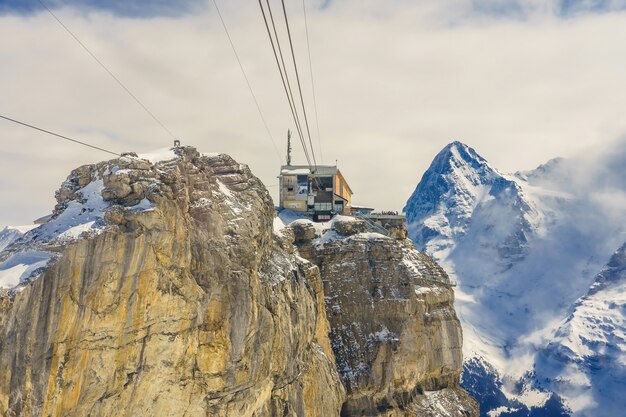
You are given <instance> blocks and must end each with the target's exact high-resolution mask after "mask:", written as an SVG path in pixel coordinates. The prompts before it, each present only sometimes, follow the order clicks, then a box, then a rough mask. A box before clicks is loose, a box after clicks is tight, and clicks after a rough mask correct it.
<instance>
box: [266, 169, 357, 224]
mask: <svg viewBox="0 0 626 417" xmlns="http://www.w3.org/2000/svg"><path fill="white" fill-rule="evenodd" d="M278 179H279V185H278V186H279V193H280V196H279V199H280V208H281V209H288V210H293V211H296V212H301V213H309V214H311V215H312V216H313V220H314V221H327V220H330V219H331V218H332V217H333V216H334V215H335V214H349V213H350V208H351V204H352V194H353V193H352V189H350V186H349V185H348V183H347V182H346V179H345V178H344V177H343V175H342V174H341V171H339V169H337V166H336V165H334V166H333V165H318V166H317V167H314V168H311V167H309V166H308V165H283V166H281V168H280V175H279V176H278Z"/></svg>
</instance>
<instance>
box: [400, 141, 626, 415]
mask: <svg viewBox="0 0 626 417" xmlns="http://www.w3.org/2000/svg"><path fill="white" fill-rule="evenodd" d="M625 166H626V144H624V146H614V147H612V148H611V149H610V150H604V151H602V152H600V151H598V152H596V153H593V152H588V153H585V154H581V155H574V156H571V157H570V158H568V159H563V158H555V159H552V160H550V161H548V162H546V163H545V164H543V165H540V166H539V167H537V168H536V169H534V170H531V171H523V172H517V173H515V174H514V175H506V174H502V173H501V172H499V171H498V170H497V169H495V168H494V167H492V166H490V165H489V163H487V161H485V160H484V158H482V157H480V155H478V154H477V153H476V152H475V151H474V150H473V149H471V148H469V147H467V146H466V145H463V144H461V143H458V142H455V143H452V144H450V145H447V146H446V147H445V148H444V149H443V150H442V151H441V152H440V153H439V154H438V155H437V156H436V157H435V159H434V160H433V163H432V164H431V166H430V168H429V169H428V170H427V171H426V172H425V173H424V176H423V177H422V179H421V181H420V182H419V184H418V185H417V188H416V189H415V192H414V193H413V195H412V196H411V197H410V199H409V200H408V201H407V204H406V207H405V212H406V214H407V220H408V222H409V224H408V230H409V236H410V237H411V238H412V239H413V240H414V242H415V243H416V245H417V246H418V247H419V248H421V249H423V250H424V251H425V252H427V253H428V254H429V255H431V256H432V257H434V258H435V259H436V260H437V261H438V262H439V263H440V264H441V265H442V266H443V267H444V269H445V270H446V272H448V274H449V275H450V276H451V277H452V278H453V279H455V280H456V282H457V283H458V286H457V288H456V296H457V311H458V312H459V316H460V319H461V321H462V323H463V325H464V337H465V341H464V347H463V350H464V355H465V357H466V360H467V364H469V365H472V364H473V365H475V366H473V367H471V366H470V367H469V368H466V371H467V370H468V369H470V370H471V369H474V370H478V371H476V372H474V374H475V375H477V378H478V379H476V378H475V381H478V382H477V383H478V384H480V385H482V387H478V386H477V387H478V388H477V390H474V389H473V388H472V387H471V384H470V385H466V387H468V388H469V389H470V391H471V392H473V393H474V394H475V395H477V397H479V398H481V392H483V391H484V388H485V385H484V384H486V383H492V382H493V381H491V382H489V381H487V380H488V378H487V379H485V378H483V377H485V376H489V375H493V374H494V373H496V374H499V375H501V376H502V380H503V381H507V380H510V381H518V380H520V381H521V379H520V375H525V376H524V378H523V379H524V381H526V382H528V383H529V384H530V386H535V385H536V384H538V386H539V388H540V391H541V390H542V389H543V388H548V389H549V390H551V391H553V392H555V393H557V394H558V395H560V396H561V397H562V399H564V400H565V402H566V404H567V406H569V407H571V409H572V410H573V412H574V415H576V416H578V415H580V416H587V415H594V416H595V417H598V416H606V417H609V416H615V415H621V414H619V412H617V413H616V410H617V409H618V408H615V407H613V405H615V406H616V407H617V406H618V405H619V404H618V403H619V401H621V400H615V399H619V398H621V397H622V393H621V392H619V390H620V389H621V390H623V387H624V385H623V381H626V370H624V368H625V364H626V354H624V352H626V319H625V318H624V317H625V312H626V296H625V295H624V294H626V247H625V246H622V247H621V248H620V249H619V250H618V251H617V252H615V254H614V255H613V257H612V258H611V260H610V261H609V262H608V263H607V260H608V258H609V256H607V255H609V254H611V253H613V252H614V250H615V248H616V247H618V246H620V245H622V244H623V243H624V240H625V238H626V226H625V224H624V219H625V218H626V187H625V186H624V184H626V177H625V174H624V173H626V169H624V167H625ZM604 265H606V266H605V267H604V268H603V266H604ZM598 271H601V272H600V273H599V274H598ZM596 274H597V275H596ZM538 352H542V353H541V354H539V353H538ZM479 356H482V357H483V358H484V359H485V360H486V361H487V363H488V364H489V365H490V366H492V367H493V368H494V369H495V371H494V369H490V368H489V366H485V365H484V364H482V363H480V362H476V363H474V362H472V358H476V357H479ZM469 365H468V366H469ZM480 370H482V371H480ZM524 370H526V371H524ZM481 375H482V376H481ZM535 375H536V378H535ZM469 380H470V379H469V374H468V380H467V381H469ZM479 380H480V381H479ZM533 381H534V382H533ZM619 381H622V382H619ZM526 382H524V384H525V383H526ZM467 383H468V384H469V382H467ZM515 383H516V384H517V382H515ZM492 385H493V384H492ZM496 385H497V384H496ZM505 385H507V384H506V383H504V385H503V386H502V387H501V389H500V388H497V387H495V385H494V390H493V392H494V393H495V394H494V395H493V396H490V397H489V398H487V397H485V398H481V403H482V406H483V407H484V409H485V410H487V412H486V413H485V415H486V414H489V415H491V414H492V413H493V415H500V416H504V415H507V416H509V415H523V416H527V415H535V414H533V413H532V412H531V411H526V412H522V411H520V410H517V411H515V410H513V409H516V408H518V407H521V405H520V404H521V403H523V405H524V407H528V408H533V409H537V410H539V409H541V410H542V412H543V411H546V410H548V409H549V408H550V407H552V405H550V404H552V403H550V401H547V402H546V403H545V404H543V405H540V404H539V403H537V402H533V401H527V398H526V396H525V395H523V392H521V391H520V392H517V390H511V389H509V388H507V387H506V386H505ZM607 386H609V387H610V388H606V387H607ZM542 387H543V388H542ZM613 387H615V389H613ZM496 388H497V389H496ZM507 392H508V394H507ZM496 394H497V395H496ZM505 394H506V395H505ZM509 394H510V395H509ZM498 395H505V396H504V397H500V398H499V399H498V398H496V397H497V396H498ZM505 397H506V398H505ZM509 397H510V398H509ZM544 397H545V396H544ZM554 398H556V397H554ZM512 399H514V400H515V401H512ZM555 401H556V402H555V403H554V404H553V405H554V406H555V407H556V409H557V411H555V412H552V411H551V412H550V413H546V414H537V415H550V416H552V415H554V416H561V415H567V414H569V413H568V412H565V411H564V410H565V409H564V408H562V407H561V404H560V400H558V398H557V400H555ZM611 402H614V403H615V404H611V406H610V407H609V406H608V404H609V403H611ZM603 403H605V404H607V407H605V408H606V409H605V410H600V409H599V408H595V407H596V405H598V404H603ZM503 407H504V408H503ZM506 407H509V408H512V409H511V410H509V411H506V410H505V408H506ZM622 408H623V401H622ZM590 410H593V413H592V414H589V413H588V412H589V411H590ZM518 411H519V414H515V413H518ZM561 412H563V413H564V414H561ZM611 413H612V414H611Z"/></svg>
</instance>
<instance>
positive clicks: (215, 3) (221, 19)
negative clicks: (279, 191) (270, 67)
mask: <svg viewBox="0 0 626 417" xmlns="http://www.w3.org/2000/svg"><path fill="white" fill-rule="evenodd" d="M213 5H214V6H215V10H216V11H217V15H218V16H219V18H220V21H221V22H222V27H223V28H224V32H226V37H227V38H228V42H229V43H230V46H231V48H232V50H233V53H234V54H235V58H236V59H237V63H238V64H239V69H240V70H241V73H242V74H243V78H244V79H245V80H246V84H247V85H248V89H249V90H250V95H251V96H252V99H253V100H254V104H255V105H256V109H257V110H258V112H259V116H260V117H261V120H262V121H263V126H265V130H266V132H267V135H268V137H269V139H270V141H271V142H272V146H273V147H274V150H275V151H276V155H278V159H279V160H280V161H282V157H281V156H280V152H279V151H278V147H276V142H275V141H274V137H273V136H272V133H271V132H270V128H269V127H268V125H267V121H266V120H265V116H263V112H262V111H261V106H260V105H259V101H258V100H257V98H256V94H254V90H252V85H251V84H250V80H249V79H248V76H247V75H246V71H244V69H243V65H242V63H241V60H240V59H239V54H238V53H237V49H236V48H235V44H234V42H233V40H232V38H231V37H230V33H229V32H228V28H227V27H226V22H225V21H224V18H223V17H222V13H221V12H220V9H219V7H218V6H217V2H216V0H213Z"/></svg>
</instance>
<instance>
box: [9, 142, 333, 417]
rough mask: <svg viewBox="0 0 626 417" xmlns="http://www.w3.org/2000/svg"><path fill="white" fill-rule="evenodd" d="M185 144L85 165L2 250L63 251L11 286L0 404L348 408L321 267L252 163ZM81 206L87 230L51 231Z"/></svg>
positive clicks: (94, 412)
mask: <svg viewBox="0 0 626 417" xmlns="http://www.w3.org/2000/svg"><path fill="white" fill-rule="evenodd" d="M177 153H178V155H176V156H173V158H171V159H170V160H167V161H162V162H158V163H156V164H152V163H150V162H148V161H147V160H142V159H139V158H137V157H134V156H132V155H126V156H123V157H122V158H119V159H116V160H112V161H109V162H103V163H99V164H97V165H88V166H84V167H81V168H78V169H77V170H75V171H74V172H73V173H72V175H71V176H70V177H69V178H68V180H67V181H66V182H65V183H64V184H63V186H62V187H61V189H60V190H59V192H58V193H57V199H58V205H57V207H56V209H55V213H54V214H55V216H54V217H53V219H52V220H51V222H50V223H48V224H47V225H44V226H42V227H40V228H38V229H35V230H33V231H31V232H29V233H27V234H26V235H25V236H24V237H23V238H22V239H20V240H18V241H16V242H14V243H13V244H12V245H10V246H9V248H7V251H8V252H6V253H4V252H3V256H4V257H5V258H6V257H7V256H15V254H17V253H20V251H23V250H25V249H24V248H26V247H32V246H33V245H34V246H37V249H38V250H42V251H51V252H52V251H56V252H57V253H59V256H58V257H57V258H54V260H53V262H51V263H49V264H48V266H47V268H46V269H45V272H43V274H41V275H40V276H39V277H38V278H36V279H34V280H30V282H27V281H22V284H21V285H22V286H21V287H20V288H21V291H15V292H14V295H13V296H12V297H11V298H9V296H8V295H7V293H6V292H5V293H4V295H1V294H0V415H3V416H88V415H91V416H118V415H129V416H131V415H132V416H200V415H202V416H205V415H206V416H209V415H210V416H304V415H307V416H320V417H326V416H336V415H338V414H339V412H340V408H341V405H342V403H343V401H344V395H345V394H344V388H343V387H342V384H341V382H340V380H339V376H338V374H337V371H336V369H335V360H334V357H333V352H332V350H331V348H330V344H329V339H328V336H327V334H328V323H327V320H326V317H325V313H324V308H323V302H324V300H323V296H322V294H323V292H322V283H321V280H320V276H319V272H318V270H317V268H315V267H313V266H312V265H311V264H309V263H307V262H305V261H303V260H300V259H299V258H298V257H297V256H296V255H295V254H293V247H291V248H290V247H289V245H286V244H285V243H284V242H280V241H279V240H278V239H276V237H275V236H274V235H273V233H272V221H273V217H274V212H273V207H272V204H271V200H270V197H269V195H268V193H267V191H266V190H265V188H264V187H263V186H262V184H261V183H260V181H259V180H258V179H257V178H256V177H254V176H253V175H252V174H251V173H250V171H249V169H248V168H247V167H246V166H244V165H240V164H239V163H237V162H235V161H234V160H232V159H231V158H230V157H228V156H225V155H219V156H211V157H209V156H203V155H200V154H199V153H198V152H196V151H195V149H193V148H181V149H178V150H177ZM94 189H95V190H98V192H97V193H91V194H90V192H91V191H93V190H94ZM94 196H95V197H94ZM94 199H95V200H97V202H98V204H95V203H94V201H95V200H94ZM80 207H82V208H83V209H84V210H83V209H80V210H78V211H77V212H76V213H78V214H73V215H72V219H76V218H79V217H80V216H82V218H84V219H85V220H88V221H89V222H88V223H85V224H82V225H81V226H80V227H79V226H72V229H71V230H73V231H74V232H76V230H78V231H81V230H83V232H81V233H80V234H78V235H76V233H75V234H74V235H72V234H71V233H70V234H67V233H66V232H67V231H68V230H69V229H68V230H66V231H65V232H64V234H63V236H64V239H66V240H63V239H61V236H60V235H59V234H58V233H57V234H54V233H55V230H56V232H59V231H61V230H63V227H62V225H61V223H60V222H59V219H62V218H63V216H64V213H68V212H69V211H72V213H74V212H73V210H75V209H76V208H80ZM68 221H69V220H68ZM76 227H79V228H78V229H76ZM81 227H82V228H81ZM66 229H67V228H66ZM48 232H49V233H51V234H50V235H48V234H47V233H48ZM68 236H69V237H70V238H71V236H74V237H73V238H71V239H70V240H69V241H68V240H67V238H68ZM62 240H63V242H61V241H62ZM281 245H282V246H281ZM290 252H291V253H290ZM7 253H8V255H7ZM0 260H2V259H0Z"/></svg>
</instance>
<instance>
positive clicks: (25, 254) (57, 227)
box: [0, 149, 228, 293]
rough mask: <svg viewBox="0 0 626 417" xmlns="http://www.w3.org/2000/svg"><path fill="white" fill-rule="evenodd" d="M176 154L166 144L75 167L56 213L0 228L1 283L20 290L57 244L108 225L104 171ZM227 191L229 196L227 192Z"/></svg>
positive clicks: (142, 204)
mask: <svg viewBox="0 0 626 417" xmlns="http://www.w3.org/2000/svg"><path fill="white" fill-rule="evenodd" d="M176 158H179V156H178V155H177V154H176V153H175V152H174V150H173V149H163V150H159V151H156V152H153V153H150V154H146V155H144V157H143V158H140V157H137V156H134V155H133V154H124V155H123V156H122V157H120V158H119V159H117V160H112V161H109V162H103V163H101V164H98V165H87V166H83V167H80V168H78V169H76V170H74V171H72V174H71V175H70V176H69V177H68V178H67V179H66V180H65V181H64V182H63V184H62V185H61V188H60V189H59V190H58V191H57V200H58V204H57V208H56V209H55V212H54V213H53V214H52V215H51V216H47V217H48V220H47V222H46V223H44V224H41V225H39V226H36V225H33V226H32V227H19V228H15V227H13V228H11V227H8V228H5V229H4V230H2V232H0V289H8V290H9V291H10V292H11V293H15V292H17V291H19V290H20V289H21V288H23V286H25V285H26V284H28V283H29V282H30V281H32V280H34V279H36V278H37V277H38V276H39V275H41V273H42V272H43V271H44V270H45V269H46V268H47V267H49V266H50V265H51V263H52V262H54V260H55V259H56V258H57V256H58V255H57V252H58V251H57V250H56V249H55V247H58V246H64V245H68V244H70V243H72V242H74V241H76V240H78V239H81V238H83V237H89V236H95V235H98V234H100V233H102V232H103V231H104V230H105V229H106V227H107V225H106V222H105V219H104V218H105V214H106V212H107V209H108V208H109V207H111V205H112V204H113V203H112V201H110V199H109V200H105V198H104V197H103V193H104V192H106V191H107V190H106V189H105V184H104V177H105V176H124V175H129V173H130V172H131V171H132V169H128V168H123V167H128V166H132V165H133V164H136V163H137V162H139V165H142V164H143V165H142V166H143V167H144V169H145V168H150V167H151V166H152V164H158V163H167V162H169V161H172V160H173V159H176ZM148 161H152V162H148ZM150 181H153V182H154V181H158V180H156V179H151V180H150ZM220 184H221V183H220ZM224 188H226V187H224ZM226 190H227V189H226ZM225 197H226V198H228V194H227V193H226V194H225ZM126 209H127V210H130V211H132V212H143V211H150V210H153V209H154V204H153V203H151V202H150V201H148V200H147V199H146V198H144V199H142V200H139V201H137V202H134V203H132V205H130V206H129V207H126Z"/></svg>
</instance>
